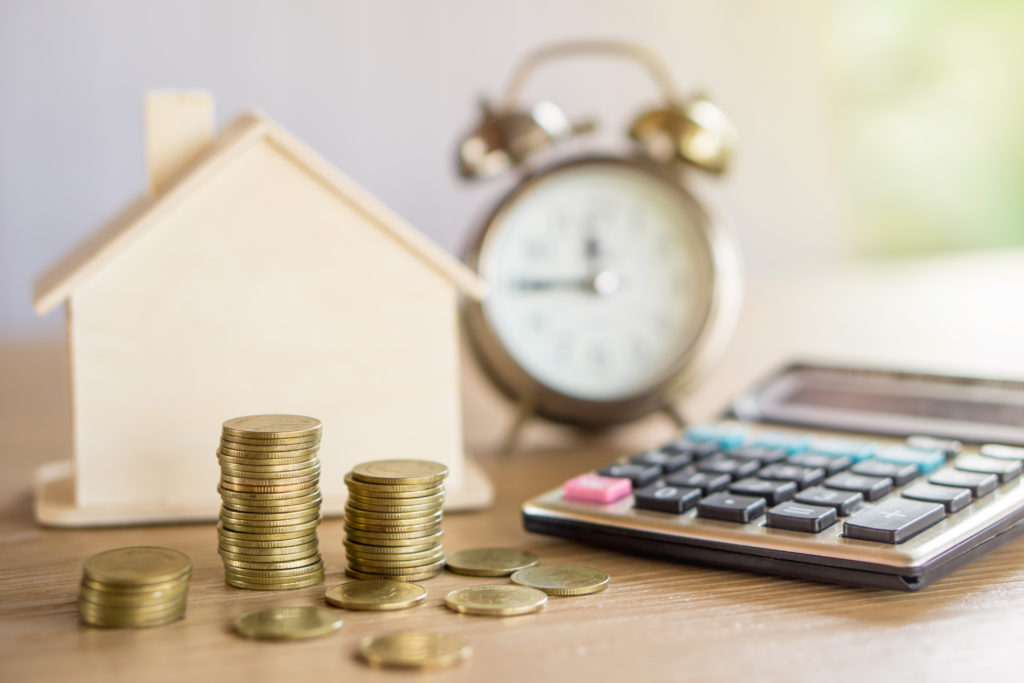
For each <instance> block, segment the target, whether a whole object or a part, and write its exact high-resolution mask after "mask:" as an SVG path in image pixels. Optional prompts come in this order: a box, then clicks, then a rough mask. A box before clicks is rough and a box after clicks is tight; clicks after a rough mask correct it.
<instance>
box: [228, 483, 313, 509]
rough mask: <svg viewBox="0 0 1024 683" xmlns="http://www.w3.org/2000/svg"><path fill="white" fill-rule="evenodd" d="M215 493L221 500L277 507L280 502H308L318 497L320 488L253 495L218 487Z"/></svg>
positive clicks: (247, 492)
mask: <svg viewBox="0 0 1024 683" xmlns="http://www.w3.org/2000/svg"><path fill="white" fill-rule="evenodd" d="M217 493H219V494H220V497H221V500H232V501H239V502H242V503H246V504H248V505H277V504H278V503H282V502H286V503H288V504H293V503H304V502H308V501H310V500H312V499H313V498H315V497H317V496H319V495H320V487H319V486H318V485H313V486H310V487H308V488H306V489H300V490H298V491H284V492H271V493H265V492H264V493H253V492H251V491H233V490H230V489H226V488H224V487H223V486H218V487H217Z"/></svg>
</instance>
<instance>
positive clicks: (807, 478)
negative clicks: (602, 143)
mask: <svg viewBox="0 0 1024 683" xmlns="http://www.w3.org/2000/svg"><path fill="white" fill-rule="evenodd" d="M757 476H759V477H761V478H762V479H780V480H782V481H793V482H796V485H797V488H801V489H805V488H807V487H808V486H815V485H816V484H820V483H821V480H822V479H824V478H825V470H823V469H821V468H818V467H814V468H812V467H800V466H799V465H788V464H785V463H776V464H774V465H768V467H765V468H764V469H762V470H761V471H760V472H758V473H757Z"/></svg>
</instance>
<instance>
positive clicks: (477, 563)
mask: <svg viewBox="0 0 1024 683" xmlns="http://www.w3.org/2000/svg"><path fill="white" fill-rule="evenodd" d="M538 562H540V558H538V557H537V556H536V555H534V554H533V553H531V552H529V551H526V550H516V549H515V548H470V549H467V550H460V551H458V552H457V553H455V554H454V555H451V556H449V557H448V563H447V565H448V571H451V572H455V573H456V574H465V575H467V576H509V575H511V574H512V573H514V572H516V571H518V570H520V569H526V568H527V567H532V566H534V565H535V564H537V563H538Z"/></svg>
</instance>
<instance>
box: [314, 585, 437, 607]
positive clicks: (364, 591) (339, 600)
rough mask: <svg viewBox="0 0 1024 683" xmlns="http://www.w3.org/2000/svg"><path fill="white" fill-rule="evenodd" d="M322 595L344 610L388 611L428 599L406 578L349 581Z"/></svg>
mask: <svg viewBox="0 0 1024 683" xmlns="http://www.w3.org/2000/svg"><path fill="white" fill-rule="evenodd" d="M324 598H325V599H326V600H327V602H328V603H330V604H332V605H334V606H335V607H343V608H344V609H351V610H362V611H367V612H390V611H393V610H400V609H407V608H409V607H414V606H415V605H420V604H423V603H424V602H426V600H427V589H426V588H424V587H423V586H419V585H417V584H415V583H409V582H407V581H388V580H386V579H372V580H369V581H349V582H348V583H343V584H341V585H339V586H334V587H333V588H330V589H328V590H327V593H325V594H324Z"/></svg>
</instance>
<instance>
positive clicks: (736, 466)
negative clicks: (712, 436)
mask: <svg viewBox="0 0 1024 683" xmlns="http://www.w3.org/2000/svg"><path fill="white" fill-rule="evenodd" d="M694 467H696V468H697V470H698V471H699V472H710V473H712V474H728V475H729V476H731V477H732V478H733V479H742V478H743V477H749V476H750V475H751V474H753V473H754V472H756V471H758V470H759V469H761V463H759V462H758V461H756V460H735V459H733V458H729V457H727V456H726V455H725V454H723V453H719V454H718V455H713V456H711V457H710V458H704V459H703V460H700V461H698V462H697V464H696V465H694Z"/></svg>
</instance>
